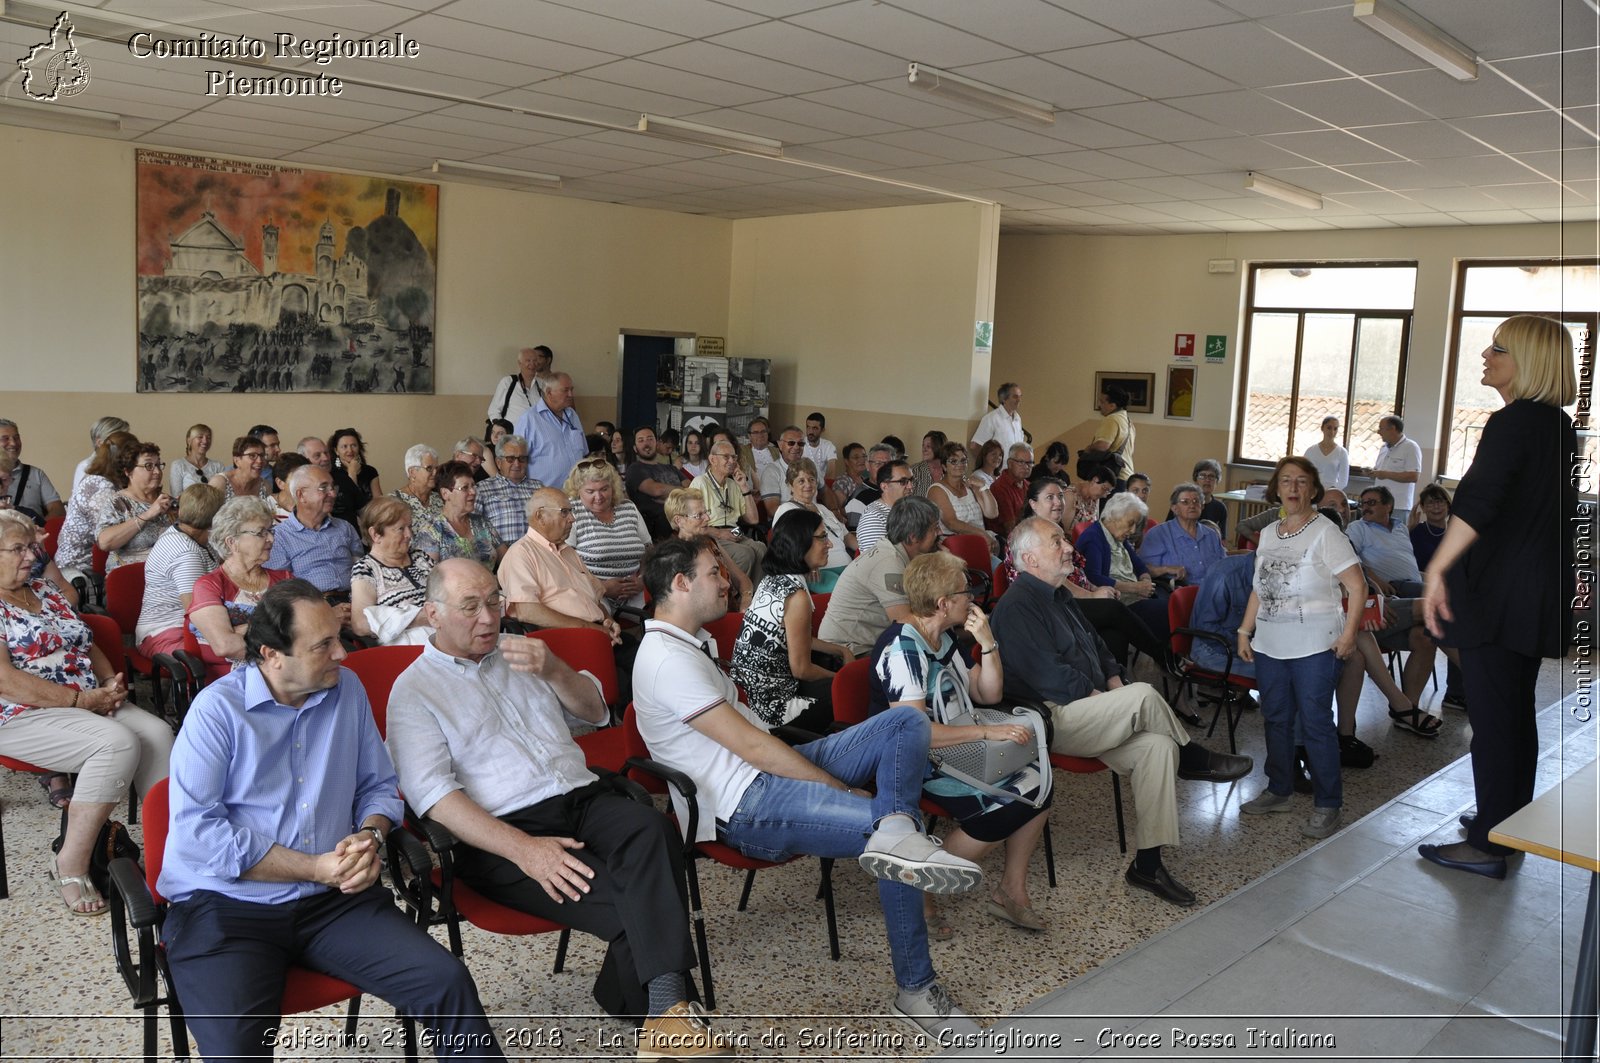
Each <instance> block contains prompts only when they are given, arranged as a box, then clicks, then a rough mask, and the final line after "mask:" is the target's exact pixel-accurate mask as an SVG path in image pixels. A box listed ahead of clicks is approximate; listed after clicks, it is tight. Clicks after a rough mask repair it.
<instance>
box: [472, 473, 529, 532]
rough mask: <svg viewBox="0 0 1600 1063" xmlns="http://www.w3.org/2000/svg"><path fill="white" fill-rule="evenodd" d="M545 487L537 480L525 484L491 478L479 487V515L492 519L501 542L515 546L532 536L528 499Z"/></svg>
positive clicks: (526, 481)
mask: <svg viewBox="0 0 1600 1063" xmlns="http://www.w3.org/2000/svg"><path fill="white" fill-rule="evenodd" d="M543 486H544V484H542V483H540V482H539V481H538V480H535V479H534V478H533V477H531V476H528V477H524V478H523V481H522V482H521V483H516V482H515V481H512V480H508V479H506V478H505V477H504V476H491V477H489V478H488V479H487V480H485V481H483V482H482V483H481V484H479V485H478V504H477V506H476V507H474V508H475V510H476V512H478V513H482V514H483V515H484V516H485V517H488V518H489V523H490V524H493V525H494V530H495V534H497V535H499V536H500V541H501V542H506V543H514V542H516V541H517V540H518V539H520V538H522V537H523V536H524V535H526V534H527V533H528V499H529V498H531V497H532V496H533V493H534V492H535V491H537V490H539V488H541V487H543Z"/></svg>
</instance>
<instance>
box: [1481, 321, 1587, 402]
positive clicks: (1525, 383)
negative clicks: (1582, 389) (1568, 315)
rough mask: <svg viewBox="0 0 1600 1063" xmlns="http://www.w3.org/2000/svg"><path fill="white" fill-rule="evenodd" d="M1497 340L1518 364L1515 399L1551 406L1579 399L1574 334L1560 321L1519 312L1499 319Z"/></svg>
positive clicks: (1495, 340)
mask: <svg viewBox="0 0 1600 1063" xmlns="http://www.w3.org/2000/svg"><path fill="white" fill-rule="evenodd" d="M1494 342H1495V343H1496V344H1498V345H1499V346H1501V347H1504V348H1505V349H1506V350H1507V351H1508V352H1509V353H1510V355H1511V358H1512V360H1513V361H1515V362H1516V364H1517V375H1516V376H1515V377H1514V378H1513V379H1512V381H1511V397H1512V398H1513V399H1532V400H1533V401H1534V402H1542V403H1545V404H1546V405H1548V406H1571V405H1572V404H1573V403H1574V402H1577V401H1578V381H1577V377H1576V375H1575V374H1574V373H1573V370H1572V334H1571V333H1569V332H1568V331H1567V329H1566V326H1564V325H1562V324H1561V322H1559V321H1557V320H1555V319H1554V318H1548V317H1538V316H1536V315H1533V314H1518V315H1516V316H1515V317H1508V318H1506V319H1505V320H1504V321H1502V322H1500V327H1499V328H1497V329H1495V330H1494Z"/></svg>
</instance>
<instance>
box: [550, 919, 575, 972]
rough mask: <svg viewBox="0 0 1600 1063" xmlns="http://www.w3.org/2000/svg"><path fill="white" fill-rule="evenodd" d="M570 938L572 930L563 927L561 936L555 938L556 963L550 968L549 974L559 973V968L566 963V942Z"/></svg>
mask: <svg viewBox="0 0 1600 1063" xmlns="http://www.w3.org/2000/svg"><path fill="white" fill-rule="evenodd" d="M571 940H572V931H571V930H570V929H563V930H562V931H561V937H560V938H558V939H557V940H556V965H555V966H554V967H552V968H551V969H550V973H551V974H560V973H561V969H562V968H563V967H565V966H566V965H567V943H568V942H569V941H571Z"/></svg>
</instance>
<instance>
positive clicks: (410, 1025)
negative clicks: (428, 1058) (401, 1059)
mask: <svg viewBox="0 0 1600 1063" xmlns="http://www.w3.org/2000/svg"><path fill="white" fill-rule="evenodd" d="M400 1040H401V1047H402V1048H403V1049H404V1050H405V1054H406V1063H417V1024H416V1022H414V1021H413V1020H412V1019H411V1017H410V1016H404V1017H402V1018H401V1019H400Z"/></svg>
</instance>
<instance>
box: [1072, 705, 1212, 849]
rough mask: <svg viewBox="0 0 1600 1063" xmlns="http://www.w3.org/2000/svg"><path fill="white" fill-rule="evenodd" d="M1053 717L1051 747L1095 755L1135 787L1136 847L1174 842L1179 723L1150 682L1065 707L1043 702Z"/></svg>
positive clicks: (1183, 736)
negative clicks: (1137, 817)
mask: <svg viewBox="0 0 1600 1063" xmlns="http://www.w3.org/2000/svg"><path fill="white" fill-rule="evenodd" d="M1045 704H1047V705H1049V706H1050V714H1051V716H1052V717H1054V720H1055V738H1054V740H1053V741H1052V742H1051V743H1050V749H1051V750H1052V751H1053V752H1056V753H1066V754H1068V755H1070V756H1074V757H1098V758H1100V759H1101V760H1103V761H1105V763H1106V766H1107V767H1108V768H1110V769H1111V770H1112V771H1114V772H1116V773H1117V774H1118V775H1124V776H1127V778H1128V783H1129V785H1130V786H1132V787H1133V804H1134V807H1135V808H1136V809H1137V810H1138V815H1139V821H1138V825H1137V844H1138V847H1139V848H1140V849H1151V848H1154V847H1155V846H1158V845H1176V844H1178V796H1177V787H1176V780H1177V777H1178V747H1179V746H1181V745H1184V744H1185V743H1187V742H1188V741H1189V734H1188V732H1187V731H1185V730H1184V728H1183V724H1181V723H1179V722H1178V718H1177V717H1176V716H1174V715H1173V714H1172V709H1170V708H1169V707H1168V706H1167V703H1166V701H1164V700H1163V699H1162V697H1161V694H1160V692H1159V691H1157V690H1156V688H1155V687H1153V686H1151V685H1150V684H1149V683H1129V684H1124V685H1123V686H1121V687H1118V688H1117V689H1116V690H1108V691H1106V692H1105V693H1103V694H1093V695H1091V696H1089V697H1086V698H1079V699H1078V700H1077V701H1074V702H1071V703H1070V704H1067V705H1058V704H1056V703H1055V702H1053V701H1052V702H1046V703H1045Z"/></svg>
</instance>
